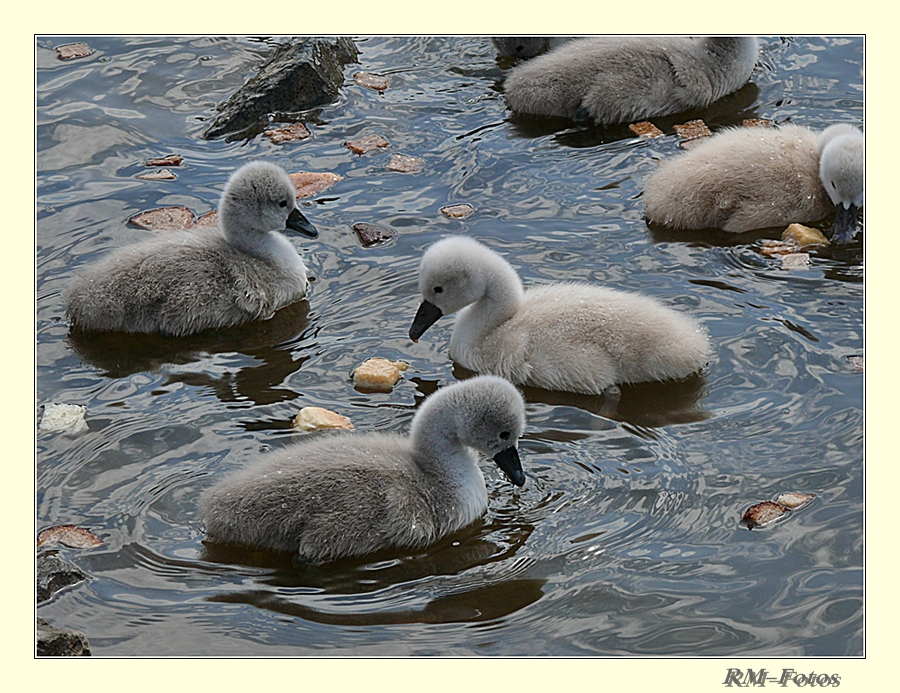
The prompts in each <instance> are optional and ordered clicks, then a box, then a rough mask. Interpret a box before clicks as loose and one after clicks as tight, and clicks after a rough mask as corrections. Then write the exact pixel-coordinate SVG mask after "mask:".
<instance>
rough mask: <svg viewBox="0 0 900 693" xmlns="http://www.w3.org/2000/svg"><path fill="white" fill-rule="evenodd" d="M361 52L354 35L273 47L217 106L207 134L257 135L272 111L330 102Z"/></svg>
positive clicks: (215, 135) (308, 40) (291, 109)
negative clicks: (346, 65) (253, 70)
mask: <svg viewBox="0 0 900 693" xmlns="http://www.w3.org/2000/svg"><path fill="white" fill-rule="evenodd" d="M358 55H359V53H358V51H357V49H356V45H355V44H354V43H353V41H352V40H351V39H350V38H347V37H340V38H305V39H292V40H290V41H288V42H286V43H283V44H281V45H280V46H278V48H276V49H275V52H274V53H273V54H272V56H271V57H270V58H269V59H268V60H267V61H266V62H265V63H264V64H263V66H262V67H261V68H260V69H259V72H258V73H257V74H256V75H254V76H253V77H251V78H250V79H249V80H247V82H246V83H245V84H244V86H242V87H241V88H240V89H238V90H237V91H236V92H235V93H234V94H232V95H231V96H230V97H229V98H227V99H226V100H225V101H223V102H222V103H220V104H219V105H218V106H216V110H217V111H219V115H217V116H216V119H215V120H214V121H213V123H212V125H210V126H209V128H208V129H207V130H206V132H204V133H203V136H204V137H205V138H206V139H212V138H215V137H221V136H223V135H227V136H228V137H227V138H228V139H238V138H242V137H246V138H249V137H253V136H255V135H257V134H258V133H259V132H261V131H262V130H263V129H264V128H265V127H266V126H267V125H268V124H269V122H268V118H267V116H268V115H269V114H270V113H276V114H278V113H296V112H298V111H305V110H308V109H310V108H315V107H316V106H323V105H325V104H328V103H331V102H332V101H334V99H335V98H336V97H337V95H338V91H339V89H340V88H341V85H343V83H344V73H343V66H344V65H345V64H347V63H351V62H356V60H357V57H358Z"/></svg>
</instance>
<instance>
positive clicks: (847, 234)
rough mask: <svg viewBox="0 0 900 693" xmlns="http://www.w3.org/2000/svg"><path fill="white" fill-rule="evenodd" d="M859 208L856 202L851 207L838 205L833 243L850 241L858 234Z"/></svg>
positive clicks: (832, 237)
mask: <svg viewBox="0 0 900 693" xmlns="http://www.w3.org/2000/svg"><path fill="white" fill-rule="evenodd" d="M858 209H859V207H857V206H856V205H854V204H851V205H850V206H849V207H844V205H838V206H837V210H836V211H835V213H834V233H833V234H832V235H831V242H832V243H849V242H850V241H852V240H853V237H854V236H855V235H856V212H857V210H858Z"/></svg>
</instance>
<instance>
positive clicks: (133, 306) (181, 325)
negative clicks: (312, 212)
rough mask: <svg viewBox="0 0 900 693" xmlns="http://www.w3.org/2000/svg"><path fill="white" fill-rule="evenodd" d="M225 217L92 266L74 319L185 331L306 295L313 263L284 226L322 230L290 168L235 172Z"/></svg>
mask: <svg viewBox="0 0 900 693" xmlns="http://www.w3.org/2000/svg"><path fill="white" fill-rule="evenodd" d="M218 218H219V227H218V228H213V229H201V230H196V231H182V232H174V233H167V234H166V235H164V236H160V237H159V238H154V239H151V240H149V241H145V242H143V243H137V244H134V245H131V246H127V247H124V248H120V249H118V250H116V251H113V252H112V253H110V254H109V255H108V256H107V257H105V258H103V259H101V260H100V261H99V262H97V263H96V264H94V265H92V266H91V267H89V268H88V269H87V270H85V271H84V273H83V274H82V275H81V276H80V277H78V278H77V279H76V280H75V281H74V282H73V284H72V287H71V289H70V291H69V294H68V296H67V305H66V312H67V314H68V316H69V320H70V322H71V324H72V327H73V328H74V329H77V330H82V331H120V332H144V333H151V332H160V333H162V334H165V335H170V336H183V335H188V334H192V333H195V332H199V331H201V330H204V329H208V328H222V327H228V326H231V325H237V324H240V323H244V322H247V321H250V320H257V319H265V318H268V317H271V316H272V315H273V314H274V313H275V311H276V310H278V309H279V308H282V307H284V306H286V305H289V304H291V303H293V302H295V301H298V300H300V299H302V298H304V297H305V296H306V292H307V286H308V281H307V276H306V266H305V265H304V264H303V261H302V260H301V258H300V256H299V255H298V253H297V251H296V249H295V248H294V247H293V245H291V243H290V242H289V241H288V240H287V238H285V237H284V236H283V235H282V234H281V233H280V231H282V230H285V229H292V230H295V231H300V232H301V233H304V234H306V235H307V236H310V237H315V236H316V235H318V234H317V232H316V230H315V228H314V227H313V226H312V225H311V224H310V223H309V222H308V221H307V220H306V218H305V217H304V216H303V215H302V214H301V213H300V210H299V209H298V208H297V205H296V189H295V188H294V185H293V183H292V182H291V179H290V177H289V176H288V175H287V173H285V172H284V170H282V169H281V168H279V167H278V166H275V165H273V164H268V163H263V162H254V163H250V164H247V165H245V166H243V167H241V168H240V169H238V170H237V171H235V173H234V174H232V176H231V178H230V179H229V181H228V183H227V185H226V186H225V191H224V193H223V195H222V199H221V201H220V205H219V213H218Z"/></svg>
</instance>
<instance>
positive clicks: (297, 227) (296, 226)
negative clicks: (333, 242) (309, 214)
mask: <svg viewBox="0 0 900 693" xmlns="http://www.w3.org/2000/svg"><path fill="white" fill-rule="evenodd" d="M285 226H286V227H287V228H289V229H290V230H291V231H298V232H300V233H302V234H303V235H304V236H309V237H310V238H318V237H319V232H318V231H316V227H315V226H313V225H312V224H310V223H309V220H308V219H307V218H306V217H305V216H303V215H302V214H301V213H300V210H299V209H297V208H296V207H294V209H292V210H291V214H290V216H288V218H287V224H285Z"/></svg>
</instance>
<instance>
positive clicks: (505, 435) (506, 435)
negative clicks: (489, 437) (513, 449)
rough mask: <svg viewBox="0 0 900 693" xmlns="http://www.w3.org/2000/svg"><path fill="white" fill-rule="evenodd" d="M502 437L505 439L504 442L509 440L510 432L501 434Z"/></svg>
mask: <svg viewBox="0 0 900 693" xmlns="http://www.w3.org/2000/svg"><path fill="white" fill-rule="evenodd" d="M500 437H501V438H503V440H509V431H503V433H501V434H500Z"/></svg>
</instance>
